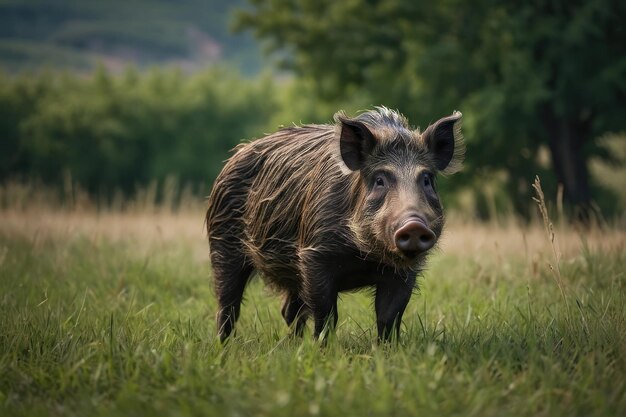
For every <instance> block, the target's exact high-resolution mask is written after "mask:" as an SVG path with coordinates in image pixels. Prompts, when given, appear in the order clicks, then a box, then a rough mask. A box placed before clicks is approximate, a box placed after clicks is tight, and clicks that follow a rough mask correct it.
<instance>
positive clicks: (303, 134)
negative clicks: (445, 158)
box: [206, 107, 463, 336]
mask: <svg viewBox="0 0 626 417" xmlns="http://www.w3.org/2000/svg"><path fill="white" fill-rule="evenodd" d="M454 116H456V113H455V115H453V116H451V117H454ZM458 116H459V120H457V122H455V129H454V130H455V133H454V137H455V154H454V158H453V159H454V163H453V165H454V167H453V168H452V169H450V170H448V169H446V170H445V171H444V172H448V171H449V172H450V173H451V172H453V171H454V170H456V169H457V168H460V161H461V160H462V155H463V152H462V147H461V145H462V137H461V135H460V130H459V129H460V113H458ZM334 119H335V125H334V126H333V125H304V126H295V127H287V128H284V129H281V130H280V131H278V132H276V133H274V134H271V135H268V136H266V137H264V138H261V139H259V140H256V141H253V142H250V143H246V144H242V145H239V146H238V147H237V148H236V149H235V150H236V152H235V154H234V155H233V156H232V157H231V158H230V159H229V160H228V161H227V163H226V165H225V166H224V168H223V170H222V172H221V173H220V175H219V176H218V178H217V180H216V181H215V184H214V186H213V190H212V192H211V195H210V196H209V204H208V210H207V213H206V227H207V233H208V237H209V246H210V252H211V263H212V267H213V270H214V277H215V286H216V293H217V295H218V302H219V305H220V311H219V312H218V326H219V328H220V335H221V336H224V335H226V336H227V335H228V334H229V333H230V331H231V329H232V326H233V325H234V321H235V320H236V318H237V316H238V314H239V303H240V301H241V296H242V294H243V289H244V287H245V284H246V281H247V279H248V276H249V275H250V273H251V272H252V271H253V270H256V271H258V272H259V273H260V274H261V275H262V276H263V277H264V278H265V280H266V281H267V282H268V283H270V284H271V285H272V286H274V287H276V288H278V289H280V290H281V291H283V292H284V293H285V294H286V297H285V304H284V306H283V315H284V316H285V320H287V321H288V323H289V322H290V321H292V320H293V319H294V317H295V316H296V315H295V313H294V314H292V313H293V311H292V310H293V309H294V308H296V307H297V306H299V307H298V308H297V311H300V310H301V309H302V308H303V306H304V308H305V310H307V311H312V312H314V313H315V312H316V311H317V310H319V309H320V306H319V302H318V301H316V300H317V298H316V296H315V294H316V293H318V292H320V291H325V290H327V289H328V288H330V287H329V286H332V285H335V284H333V283H332V282H330V281H329V282H322V281H319V279H318V278H315V279H313V278H310V277H311V276H317V275H320V274H321V275H324V273H323V271H322V269H323V267H322V264H323V263H324V262H325V261H324V259H340V258H337V256H344V257H347V258H350V259H352V261H351V262H353V263H354V262H357V263H358V262H360V263H364V264H366V265H369V266H367V267H366V268H365V269H363V274H372V273H374V274H375V275H377V276H379V277H382V276H387V275H388V274H392V275H393V276H395V277H397V278H399V279H400V280H402V281H403V282H404V283H405V285H407V286H409V287H411V288H409V289H408V290H409V293H410V291H412V289H413V286H414V284H415V275H416V273H417V272H418V271H420V270H421V268H422V266H423V264H424V262H425V255H424V254H422V255H420V256H419V257H418V258H416V259H414V260H413V261H412V262H407V260H406V259H403V258H402V257H401V256H400V255H399V254H397V253H395V252H394V248H393V247H391V248H390V246H393V242H391V243H390V242H389V238H388V237H385V236H381V231H380V230H375V229H374V228H372V227H371V225H368V223H372V222H377V221H379V219H376V218H374V217H372V214H371V213H367V210H366V209H365V205H364V199H365V194H366V192H367V184H365V182H364V178H365V177H366V176H367V175H370V174H371V172H372V170H373V169H375V168H376V167H377V166H379V165H382V164H385V163H387V164H389V163H391V164H393V165H395V166H398V167H400V171H402V170H403V169H404V171H406V172H405V174H406V175H414V173H415V171H414V169H413V168H412V167H413V166H416V164H418V163H419V164H422V165H424V166H427V167H431V169H432V161H430V159H429V155H428V152H429V150H428V149H427V147H426V146H425V145H424V143H423V141H422V140H421V137H420V133H419V131H417V130H413V129H411V128H410V127H409V124H408V121H407V120H406V118H405V117H404V116H402V115H401V114H399V113H397V112H395V111H392V110H390V109H388V108H386V107H377V108H375V109H374V110H371V111H367V112H364V113H362V114H360V115H358V116H357V117H355V118H352V119H350V118H348V117H347V116H346V115H345V114H344V113H343V112H338V113H336V114H335V117H334ZM346 121H353V122H355V123H356V122H358V123H362V124H363V125H365V126H366V127H367V129H368V130H369V131H370V132H371V134H372V135H373V137H375V140H376V143H375V146H374V148H373V149H372V151H371V154H370V155H369V156H368V160H367V163H366V166H365V167H363V169H362V170H361V171H362V172H361V171H358V170H355V171H352V170H350V169H349V168H348V167H347V166H346V165H345V163H344V162H343V160H342V156H341V154H340V150H339V141H340V135H341V129H342V126H343V123H344V122H346ZM456 123H459V126H458V128H457V125H456ZM457 138H458V145H459V151H458V152H457V150H456V144H457ZM457 165H458V167H457ZM403 167H405V168H403ZM411 181H412V180H411ZM425 210H427V211H428V210H430V211H428V212H429V213H431V217H432V219H433V227H434V228H435V229H434V230H435V232H436V233H437V235H439V234H440V232H441V228H442V227H443V216H442V215H441V214H440V213H439V212H438V211H437V210H440V207H439V208H437V207H435V208H434V209H429V208H428V207H426V208H425ZM433 210H435V211H434V212H433ZM341 254H343V255H341ZM333 257H334V258H333ZM320 262H322V264H320ZM352 266H353V267H354V265H352ZM357 269H358V268H357ZM326 273H327V272H326ZM389 279H391V278H389ZM364 282H369V281H364ZM389 282H393V281H389ZM342 285H344V287H345V286H346V285H347V284H345V283H344V284H342ZM350 285H351V284H350ZM359 285H361V284H358V283H356V285H355V286H359ZM365 285H371V284H365ZM346 288H347V287H346ZM403 291H404V290H403ZM407 301H408V299H407ZM293 306H296V307H293ZM288 317H289V318H288ZM318 324H319V323H316V333H317V331H318Z"/></svg>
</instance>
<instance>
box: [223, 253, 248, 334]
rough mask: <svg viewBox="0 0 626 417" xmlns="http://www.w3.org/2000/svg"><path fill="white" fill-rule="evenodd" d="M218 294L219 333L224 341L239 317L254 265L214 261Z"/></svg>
mask: <svg viewBox="0 0 626 417" xmlns="http://www.w3.org/2000/svg"><path fill="white" fill-rule="evenodd" d="M213 270H214V274H215V292H216V295H217V303H218V310H217V333H218V335H219V338H220V340H221V341H222V342H223V341H224V340H225V339H226V338H227V337H228V336H229V335H230V333H231V332H232V331H233V328H234V327H235V323H236V322H237V319H238V318H239V310H240V307H241V300H242V299H243V291H244V289H245V288H246V283H247V282H248V278H249V277H250V274H251V273H252V270H253V267H252V266H249V265H246V264H245V263H243V262H241V263H234V262H232V263H228V264H222V263H220V262H218V263H217V264H216V263H215V262H214V263H213Z"/></svg>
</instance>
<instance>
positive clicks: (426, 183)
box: [422, 172, 435, 192]
mask: <svg viewBox="0 0 626 417" xmlns="http://www.w3.org/2000/svg"><path fill="white" fill-rule="evenodd" d="M422 186H423V187H424V188H425V189H426V190H428V191H433V192H434V191H435V178H434V177H433V174H431V173H430V172H425V173H424V174H423V175H422Z"/></svg>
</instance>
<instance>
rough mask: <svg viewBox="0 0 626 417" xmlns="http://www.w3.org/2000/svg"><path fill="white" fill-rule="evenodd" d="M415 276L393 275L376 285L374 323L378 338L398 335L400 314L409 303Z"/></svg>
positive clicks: (386, 338)
mask: <svg viewBox="0 0 626 417" xmlns="http://www.w3.org/2000/svg"><path fill="white" fill-rule="evenodd" d="M414 284H415V278H413V279H411V278H407V277H399V276H394V277H391V278H390V279H386V280H385V281H383V282H380V283H379V284H378V285H377V286H376V300H375V302H374V304H375V307H376V324H377V325H378V339H379V340H381V341H389V340H390V339H393V338H398V337H399V336H400V324H401V322H402V314H403V313H404V309H405V308H406V305H407V304H408V303H409V299H410V298H411V294H412V292H413V286H414Z"/></svg>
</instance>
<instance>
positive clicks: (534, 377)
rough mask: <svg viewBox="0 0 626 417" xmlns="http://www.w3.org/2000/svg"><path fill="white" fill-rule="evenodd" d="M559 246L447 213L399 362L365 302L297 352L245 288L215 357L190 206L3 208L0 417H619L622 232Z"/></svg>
mask: <svg viewBox="0 0 626 417" xmlns="http://www.w3.org/2000/svg"><path fill="white" fill-rule="evenodd" d="M557 220H558V219H557ZM554 233H555V237H554V239H552V238H551V235H550V233H549V230H548V232H547V231H546V228H545V227H544V224H543V223H542V222H541V221H540V220H534V221H532V222H531V224H529V225H528V224H525V225H521V224H520V223H518V222H517V221H516V220H515V219H514V218H512V217H511V218H509V219H504V220H502V219H501V220H500V221H499V222H492V223H477V222H474V221H471V220H468V219H464V218H463V217H461V216H459V215H456V216H455V215H454V214H452V215H451V216H450V220H449V223H448V226H447V228H446V232H445V235H444V236H443V239H442V241H441V244H440V247H439V249H438V250H437V252H436V253H435V254H433V256H432V258H431V262H430V267H429V269H428V270H427V271H426V272H425V273H424V274H423V276H422V277H421V278H420V280H419V282H420V289H419V291H416V293H415V295H414V297H413V299H412V300H411V303H410V304H409V308H408V311H407V312H406V313H405V316H404V323H403V326H402V334H401V339H400V341H399V343H398V344H391V345H379V344H377V342H376V331H375V321H374V313H373V308H372V300H371V296H370V295H369V294H368V293H367V292H360V293H350V294H344V295H342V297H341V299H340V302H339V323H338V328H337V332H336V335H335V336H334V337H331V338H330V340H329V341H328V343H327V344H326V345H325V346H320V345H319V344H318V343H316V342H315V341H313V340H312V337H311V335H310V333H311V328H310V324H309V328H308V331H307V334H306V335H305V337H304V338H302V339H298V338H294V337H291V336H290V332H289V329H288V328H287V327H286V326H285V324H284V322H283V321H282V318H281V316H280V299H279V297H278V296H277V295H276V294H273V293H272V292H271V291H270V290H269V289H266V288H265V287H264V286H263V285H262V281H261V280H260V279H256V280H254V281H253V282H252V283H251V284H250V286H249V287H248V290H247V295H246V300H245V304H244V306H243V309H242V317H241V320H240V321H239V323H238V329H237V333H236V335H235V337H234V338H233V339H232V340H230V342H229V343H228V344H226V345H225V346H223V345H221V344H220V343H219V342H218V341H217V340H216V336H215V320H214V315H215V299H214V296H213V291H212V282H211V272H210V265H209V261H208V253H207V252H208V250H207V244H206V236H205V232H204V229H203V209H202V203H201V202H198V204H195V205H194V204H189V205H187V206H185V207H179V208H178V209H177V210H170V209H160V208H159V207H146V206H141V205H136V206H128V207H126V208H124V209H112V210H96V209H94V208H93V207H81V206H80V205H75V206H72V207H46V206H45V205H43V204H38V203H36V202H35V203H33V204H28V203H26V204H13V206H6V205H5V206H3V208H2V211H1V212H0V415H3V416H27V415H28V416H30V415H33V416H34V415H37V416H40V415H64V416H65V415H67V416H73V415H76V416H82V415H107V416H110V415H163V416H167V415H172V416H174V415H176V416H188V415H190V416H193V415H203V416H212V415H216V416H218V415H219V416H245V415H255V416H300V415H321V416H403V415H437V416H453V415H463V416H502V415H508V416H514V415H519V416H574V415H584V416H606V415H615V416H620V415H621V416H623V415H626V376H625V375H626V373H625V371H624V370H626V309H625V308H624V305H625V303H626V288H625V283H626V273H625V271H626V232H625V228H624V225H623V222H622V223H620V222H619V221H616V222H615V224H610V225H608V224H604V225H603V227H596V228H593V229H590V230H584V231H583V230H577V229H576V228H575V227H573V226H570V225H568V224H567V223H566V222H555V226H554Z"/></svg>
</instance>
